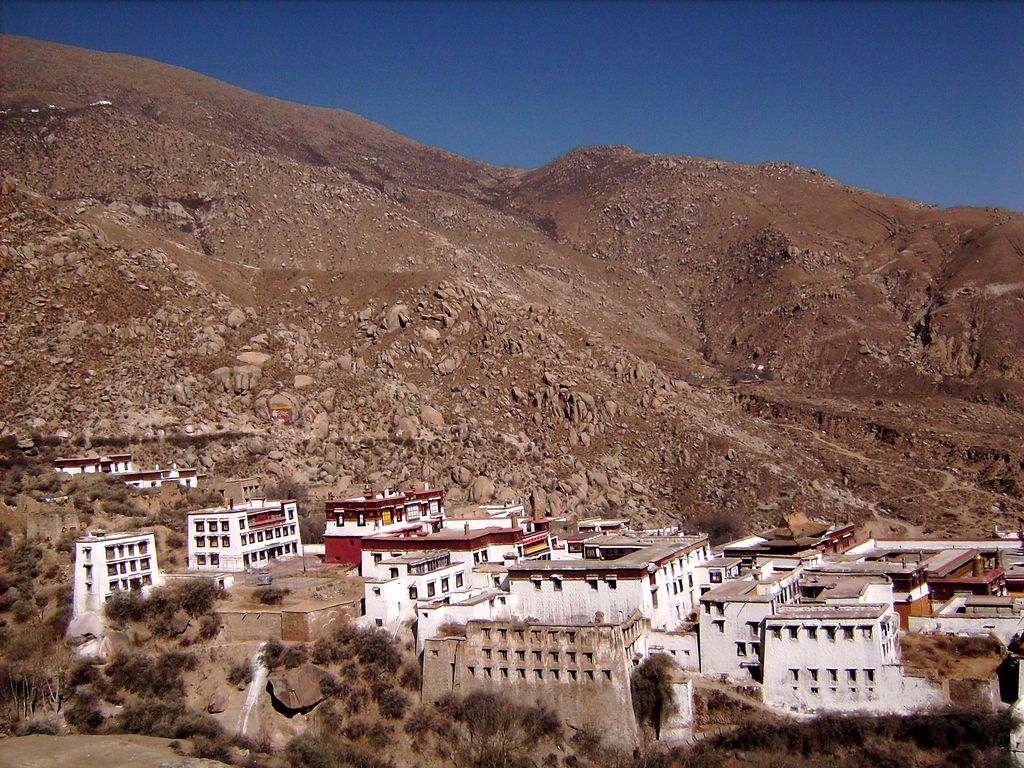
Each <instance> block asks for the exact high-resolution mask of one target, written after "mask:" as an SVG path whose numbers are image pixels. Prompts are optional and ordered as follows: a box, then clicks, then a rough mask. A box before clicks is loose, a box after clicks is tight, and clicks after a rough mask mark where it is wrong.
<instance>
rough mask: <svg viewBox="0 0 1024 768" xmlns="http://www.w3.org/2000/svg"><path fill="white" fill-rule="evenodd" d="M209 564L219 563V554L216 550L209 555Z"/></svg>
mask: <svg viewBox="0 0 1024 768" xmlns="http://www.w3.org/2000/svg"><path fill="white" fill-rule="evenodd" d="M210 565H220V555H218V554H217V553H216V552H214V553H213V554H212V555H210Z"/></svg>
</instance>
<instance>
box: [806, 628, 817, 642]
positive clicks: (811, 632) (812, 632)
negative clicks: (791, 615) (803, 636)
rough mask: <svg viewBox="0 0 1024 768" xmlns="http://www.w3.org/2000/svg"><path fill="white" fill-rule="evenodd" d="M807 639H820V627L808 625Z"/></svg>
mask: <svg viewBox="0 0 1024 768" xmlns="http://www.w3.org/2000/svg"><path fill="white" fill-rule="evenodd" d="M807 639H808V640H817V639H818V628H817V627H807Z"/></svg>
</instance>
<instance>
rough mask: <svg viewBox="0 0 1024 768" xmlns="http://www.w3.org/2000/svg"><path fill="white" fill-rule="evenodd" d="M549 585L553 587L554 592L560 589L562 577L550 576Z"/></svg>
mask: <svg viewBox="0 0 1024 768" xmlns="http://www.w3.org/2000/svg"><path fill="white" fill-rule="evenodd" d="M551 585H552V587H553V588H554V590H555V592H561V591H562V579H561V578H560V577H559V576H552V577H551Z"/></svg>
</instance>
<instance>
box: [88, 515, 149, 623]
mask: <svg viewBox="0 0 1024 768" xmlns="http://www.w3.org/2000/svg"><path fill="white" fill-rule="evenodd" d="M162 582H163V578H162V576H161V574H160V569H159V567H158V565H157V561H156V539H155V537H154V535H153V534H152V533H110V534H106V533H94V534H90V535H88V536H86V537H84V538H81V539H79V540H78V541H76V542H75V563H74V577H73V579H72V616H78V615H80V614H82V613H86V612H90V611H93V612H97V613H98V612H101V611H102V610H103V605H104V603H106V601H107V600H108V599H109V598H110V597H111V595H114V594H116V593H118V592H130V591H139V592H146V591H147V590H148V589H149V588H150V587H153V586H157V585H158V584H161V583H162Z"/></svg>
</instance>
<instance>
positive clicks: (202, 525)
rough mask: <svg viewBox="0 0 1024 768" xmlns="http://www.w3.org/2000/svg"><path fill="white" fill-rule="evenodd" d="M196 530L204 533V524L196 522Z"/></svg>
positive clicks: (200, 521) (199, 521)
mask: <svg viewBox="0 0 1024 768" xmlns="http://www.w3.org/2000/svg"><path fill="white" fill-rule="evenodd" d="M196 530H197V531H199V532H201V533H204V532H205V531H206V523H205V522H203V521H202V520H196Z"/></svg>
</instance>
